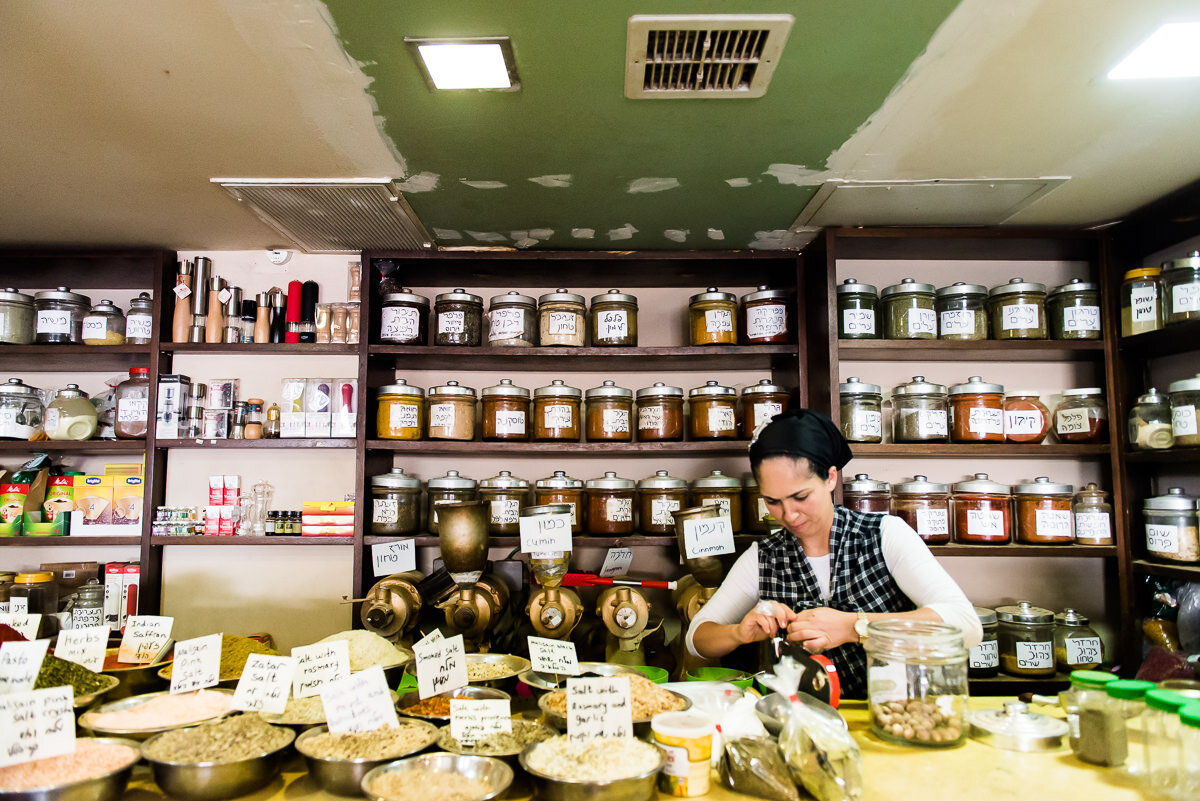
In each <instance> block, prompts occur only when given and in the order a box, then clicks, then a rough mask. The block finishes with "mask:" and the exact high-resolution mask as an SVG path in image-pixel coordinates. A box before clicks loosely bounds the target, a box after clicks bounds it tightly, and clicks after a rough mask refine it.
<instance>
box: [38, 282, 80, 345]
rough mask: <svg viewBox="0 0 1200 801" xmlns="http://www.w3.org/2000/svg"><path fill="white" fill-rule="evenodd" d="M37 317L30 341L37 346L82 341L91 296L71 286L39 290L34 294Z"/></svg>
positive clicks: (73, 343) (75, 343) (76, 343)
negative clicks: (72, 288)
mask: <svg viewBox="0 0 1200 801" xmlns="http://www.w3.org/2000/svg"><path fill="white" fill-rule="evenodd" d="M33 305H34V308H35V309H36V310H37V320H36V324H35V326H36V327H35V329H34V337H33V341H34V342H36V343H37V344H39V345H78V344H80V343H82V342H83V318H84V317H87V315H88V312H89V311H91V309H92V299H91V298H89V297H88V296H87V295H81V294H79V293H77V292H72V291H71V289H70V287H65V286H60V287H59V288H58V289H55V290H51V291H46V292H38V293H37V294H36V295H34V296H33Z"/></svg>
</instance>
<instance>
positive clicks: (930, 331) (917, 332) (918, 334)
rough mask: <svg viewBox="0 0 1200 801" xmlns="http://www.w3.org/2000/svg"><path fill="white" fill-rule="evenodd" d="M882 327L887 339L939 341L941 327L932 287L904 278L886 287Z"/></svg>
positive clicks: (880, 296)
mask: <svg viewBox="0 0 1200 801" xmlns="http://www.w3.org/2000/svg"><path fill="white" fill-rule="evenodd" d="M879 300H880V303H882V304H883V319H884V323H883V328H884V331H885V332H887V338H888V339H937V332H938V324H937V311H936V308H935V307H936V301H935V300H934V286H933V284H922V283H919V282H917V281H914V280H913V279H911V278H905V279H903V280H901V281H900V283H898V284H892V285H891V286H888V287H884V288H883V292H881V293H880V295H879Z"/></svg>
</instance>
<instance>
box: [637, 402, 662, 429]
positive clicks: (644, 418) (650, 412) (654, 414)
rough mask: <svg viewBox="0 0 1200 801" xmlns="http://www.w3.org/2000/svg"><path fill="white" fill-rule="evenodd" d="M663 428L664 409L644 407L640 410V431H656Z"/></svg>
mask: <svg viewBox="0 0 1200 801" xmlns="http://www.w3.org/2000/svg"><path fill="white" fill-rule="evenodd" d="M662 426H663V407H661V406H643V407H641V408H640V409H638V429H639V430H645V429H649V430H654V429H659V428H662Z"/></svg>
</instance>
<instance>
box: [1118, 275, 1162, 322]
mask: <svg viewBox="0 0 1200 801" xmlns="http://www.w3.org/2000/svg"><path fill="white" fill-rule="evenodd" d="M1161 275H1162V270H1161V269H1159V268H1158V267H1142V268H1138V269H1136V270H1129V271H1128V272H1126V273H1125V277H1124V280H1123V281H1121V336H1123V337H1131V336H1134V335H1135V334H1145V333H1147V332H1149V331H1157V330H1158V329H1160V328H1162V327H1163V325H1164V320H1165V318H1166V314H1165V313H1164V310H1163V291H1162V278H1161V277H1160V276H1161Z"/></svg>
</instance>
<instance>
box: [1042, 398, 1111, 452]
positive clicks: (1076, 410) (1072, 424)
mask: <svg viewBox="0 0 1200 801" xmlns="http://www.w3.org/2000/svg"><path fill="white" fill-rule="evenodd" d="M1054 436H1056V437H1058V441H1059V442H1075V443H1081V444H1082V443H1096V442H1104V441H1105V440H1107V439H1108V410H1107V408H1106V407H1105V403H1104V392H1103V391H1102V390H1101V389H1100V388H1099V387H1082V388H1080V389H1068V390H1066V391H1064V392H1063V397H1062V400H1061V401H1059V403H1058V405H1057V406H1055V407H1054Z"/></svg>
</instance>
